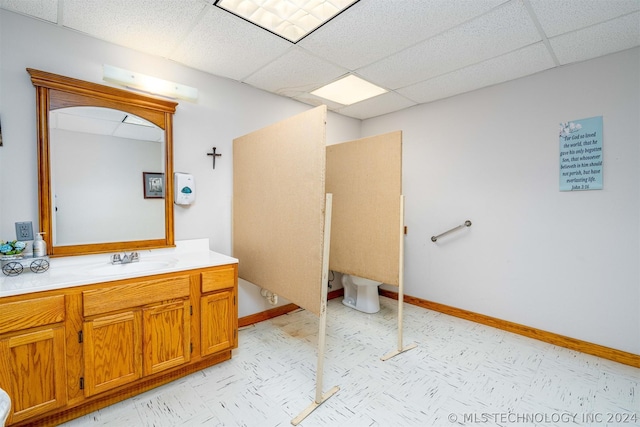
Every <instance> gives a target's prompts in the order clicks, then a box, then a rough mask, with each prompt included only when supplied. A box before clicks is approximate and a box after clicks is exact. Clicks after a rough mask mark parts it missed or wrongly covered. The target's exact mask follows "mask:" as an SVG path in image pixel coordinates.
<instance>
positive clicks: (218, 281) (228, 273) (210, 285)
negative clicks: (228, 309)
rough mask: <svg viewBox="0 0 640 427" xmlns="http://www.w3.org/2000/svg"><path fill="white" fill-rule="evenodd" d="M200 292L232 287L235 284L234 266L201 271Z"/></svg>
mask: <svg viewBox="0 0 640 427" xmlns="http://www.w3.org/2000/svg"><path fill="white" fill-rule="evenodd" d="M201 278H202V293H203V294H204V293H207V292H213V291H218V290H220V289H227V288H233V287H234V286H235V285H236V268H235V266H233V265H229V266H225V267H221V268H217V269H215V270H211V271H205V272H203V273H201Z"/></svg>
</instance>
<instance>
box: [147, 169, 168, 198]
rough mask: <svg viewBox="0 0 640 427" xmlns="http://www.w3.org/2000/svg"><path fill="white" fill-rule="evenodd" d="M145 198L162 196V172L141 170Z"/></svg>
mask: <svg viewBox="0 0 640 427" xmlns="http://www.w3.org/2000/svg"><path fill="white" fill-rule="evenodd" d="M142 181H143V183H144V198H145V199H163V198H164V174H163V173H156V172H142Z"/></svg>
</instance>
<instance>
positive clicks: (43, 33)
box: [0, 10, 361, 316]
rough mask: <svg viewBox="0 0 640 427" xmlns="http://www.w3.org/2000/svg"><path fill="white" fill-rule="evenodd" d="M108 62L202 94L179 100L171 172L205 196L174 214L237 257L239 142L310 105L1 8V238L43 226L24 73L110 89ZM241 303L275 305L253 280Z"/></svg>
mask: <svg viewBox="0 0 640 427" xmlns="http://www.w3.org/2000/svg"><path fill="white" fill-rule="evenodd" d="M103 64H110V65H113V66H116V67H121V68H125V69H129V70H134V71H138V72H141V73H144V74H149V75H153V76H155V77H159V78H163V79H167V80H172V81H176V82H179V83H183V84H187V85H189V86H193V87H196V88H198V91H199V99H198V101H197V102H196V103H190V102H187V101H181V102H180V105H179V106H178V109H177V111H176V114H175V116H174V170H175V171H177V172H190V173H192V174H193V175H194V176H195V179H196V185H197V191H198V194H197V200H196V202H195V204H193V205H192V206H189V207H175V237H176V239H177V240H184V239H192V238H209V239H210V242H211V243H210V246H211V249H212V250H214V251H217V252H221V253H224V254H230V252H231V194H232V182H231V179H232V174H231V165H232V158H231V156H232V140H233V138H235V137H238V136H241V135H244V134H246V133H249V132H251V131H253V130H256V129H260V128H262V127H264V126H267V125H270V124H272V123H274V122H277V121H279V120H282V119H285V118H287V117H290V116H292V115H295V114H298V113H300V112H302V111H306V110H308V109H310V108H312V107H311V106H309V105H305V104H302V103H298V102H295V101H291V100H289V99H286V98H283V97H279V96H276V95H272V94H269V93H267V92H264V91H260V90H257V89H254V88H251V87H249V86H247V85H243V84H240V83H236V82H233V81H231V80H228V79H224V78H218V77H214V76H211V75H209V74H206V73H203V72H199V71H196V70H193V69H190V68H187V67H184V66H182V65H179V64H177V63H175V62H172V61H168V60H165V59H162V58H159V57H154V56H150V55H145V54H141V53H139V52H136V51H133V50H130V49H125V48H122V47H120V46H116V45H112V44H109V43H105V42H102V41H99V40H96V39H93V38H90V37H86V36H84V35H81V34H79V33H75V32H73V31H69V30H65V29H63V28H60V27H57V26H55V25H52V24H49V23H45V22H40V21H37V20H34V19H30V18H26V17H23V16H21V15H18V14H14V13H12V12H8V11H5V10H0V116H1V117H2V134H3V139H4V146H3V147H0V239H13V238H14V236H15V226H14V223H15V222H16V221H33V224H34V228H37V227H38V226H37V223H38V197H37V188H38V182H37V170H36V115H35V90H34V87H33V85H32V84H31V80H30V77H29V74H28V73H27V72H26V71H25V68H27V67H29V68H36V69H40V70H43V71H49V72H52V73H56V74H61V75H66V76H70V77H74V78H78V79H82V80H87V81H92V82H96V83H101V84H105V85H108V83H105V82H103V81H102V65H103ZM360 125H361V122H360V120H356V119H350V118H346V117H344V116H339V115H337V114H333V113H330V114H329V116H328V119H327V140H328V141H330V142H339V141H346V140H351V139H357V138H359V136H360ZM213 146H215V147H217V152H218V153H221V154H222V157H218V158H217V160H216V169H215V170H213V169H212V166H211V163H212V162H211V157H210V156H207V155H206V153H207V152H211V147H213ZM239 303H240V304H239V312H240V316H246V315H248V314H252V313H255V312H259V311H263V310H265V309H266V308H271V307H272V306H269V305H268V304H267V303H266V302H265V301H264V298H262V297H261V296H260V291H259V289H258V288H256V287H255V286H253V285H250V284H248V283H246V282H242V283H241V284H240V291H239ZM282 303H286V301H282Z"/></svg>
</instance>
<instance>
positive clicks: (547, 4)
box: [530, 0, 640, 37]
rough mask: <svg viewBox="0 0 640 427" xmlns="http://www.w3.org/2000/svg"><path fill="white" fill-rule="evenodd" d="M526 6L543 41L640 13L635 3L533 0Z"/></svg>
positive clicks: (622, 0) (629, 0)
mask: <svg viewBox="0 0 640 427" xmlns="http://www.w3.org/2000/svg"><path fill="white" fill-rule="evenodd" d="M530 3H531V7H532V8H533V10H534V12H535V14H536V16H537V18H538V21H539V22H540V25H542V28H543V30H544V32H545V34H546V36H547V37H554V36H557V35H559V34H564V33H568V32H570V31H574V30H578V29H580V28H584V27H587V26H589V25H593V24H597V23H599V22H603V21H606V20H609V19H612V18H617V17H620V16H622V15H625V14H628V13H631V12H634V11H638V10H640V1H638V0H606V1H605V0H571V1H558V0H533V1H531V2H530Z"/></svg>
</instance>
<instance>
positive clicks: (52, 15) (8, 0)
mask: <svg viewBox="0 0 640 427" xmlns="http://www.w3.org/2000/svg"><path fill="white" fill-rule="evenodd" d="M0 7H1V8H2V9H7V10H12V11H14V12H18V13H23V14H25V15H30V16H35V17H36V18H39V19H44V20H45V21H49V22H56V23H57V22H58V0H40V1H25V0H1V1H0Z"/></svg>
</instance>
